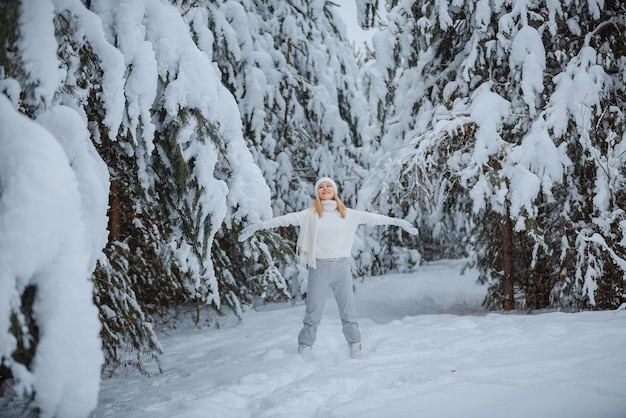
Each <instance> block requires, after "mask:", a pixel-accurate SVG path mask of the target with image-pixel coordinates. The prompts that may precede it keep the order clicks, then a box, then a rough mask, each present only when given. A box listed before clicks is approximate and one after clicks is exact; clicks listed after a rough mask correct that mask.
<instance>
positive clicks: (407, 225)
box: [396, 219, 420, 235]
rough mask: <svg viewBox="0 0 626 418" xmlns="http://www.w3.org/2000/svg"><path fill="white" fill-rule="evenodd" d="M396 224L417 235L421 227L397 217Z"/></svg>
mask: <svg viewBox="0 0 626 418" xmlns="http://www.w3.org/2000/svg"><path fill="white" fill-rule="evenodd" d="M396 225H397V226H399V227H400V228H402V229H404V230H405V231H406V232H408V233H409V234H411V235H417V234H419V233H420V231H419V229H417V228H416V227H414V226H413V225H411V223H410V222H408V221H405V220H404V219H396Z"/></svg>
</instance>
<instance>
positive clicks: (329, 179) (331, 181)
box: [315, 177, 339, 196]
mask: <svg viewBox="0 0 626 418" xmlns="http://www.w3.org/2000/svg"><path fill="white" fill-rule="evenodd" d="M325 181H327V182H329V183H330V184H332V185H333V189H335V194H336V195H339V189H338V188H337V183H335V180H333V179H331V178H330V177H322V178H321V179H319V180H318V181H316V182H315V194H316V196H317V189H318V188H319V187H320V184H322V183H323V182H325Z"/></svg>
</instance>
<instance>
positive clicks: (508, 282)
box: [500, 209, 515, 311]
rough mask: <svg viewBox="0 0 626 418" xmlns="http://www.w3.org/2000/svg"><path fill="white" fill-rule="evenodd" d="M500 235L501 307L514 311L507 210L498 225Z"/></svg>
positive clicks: (511, 242) (511, 233)
mask: <svg viewBox="0 0 626 418" xmlns="http://www.w3.org/2000/svg"><path fill="white" fill-rule="evenodd" d="M500 229H501V233H502V268H503V270H504V277H503V278H502V288H503V301H502V303H503V307H504V310H505V311H511V310H513V309H515V295H514V294H513V282H514V277H513V225H512V224H511V218H510V217H509V210H508V209H507V211H506V215H505V216H504V218H503V219H502V222H501V224H500Z"/></svg>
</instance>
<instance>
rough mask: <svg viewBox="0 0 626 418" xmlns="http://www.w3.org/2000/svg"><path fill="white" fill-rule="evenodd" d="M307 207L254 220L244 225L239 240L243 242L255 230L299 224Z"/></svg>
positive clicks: (304, 215) (304, 216)
mask: <svg viewBox="0 0 626 418" xmlns="http://www.w3.org/2000/svg"><path fill="white" fill-rule="evenodd" d="M307 210H308V209H306V210H303V211H300V212H292V213H288V214H286V215H282V216H276V217H275V218H271V219H268V220H266V221H262V222H255V223H253V224H252V225H248V226H247V227H245V228H244V229H243V230H242V231H241V233H240V234H239V242H243V241H245V240H247V239H248V238H250V237H251V236H252V235H253V234H254V233H255V232H256V231H258V230H261V229H269V228H275V227H277V226H289V225H301V224H302V222H303V221H304V219H305V218H306V212H307Z"/></svg>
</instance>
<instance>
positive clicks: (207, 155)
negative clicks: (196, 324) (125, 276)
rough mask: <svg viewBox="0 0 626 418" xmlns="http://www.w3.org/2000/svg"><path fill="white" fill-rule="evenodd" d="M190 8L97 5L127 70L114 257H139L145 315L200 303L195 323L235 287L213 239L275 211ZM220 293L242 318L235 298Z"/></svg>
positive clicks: (157, 1) (138, 288) (155, 0)
mask: <svg viewBox="0 0 626 418" xmlns="http://www.w3.org/2000/svg"><path fill="white" fill-rule="evenodd" d="M187 7H188V5H187V3H186V2H182V4H180V5H172V4H170V3H169V2H165V1H161V0H152V1H147V2H144V3H137V2H127V1H118V2H108V1H93V2H91V9H92V10H93V11H94V12H95V13H97V14H98V15H99V16H101V18H102V19H103V23H104V27H105V28H106V32H107V38H108V40H109V42H111V43H112V44H113V45H115V46H116V47H117V48H118V49H119V51H120V52H121V53H122V55H123V56H124V59H125V63H126V80H125V81H126V82H125V86H124V95H125V100H126V106H125V118H124V121H123V124H122V127H121V130H120V134H119V138H118V142H122V147H121V150H124V151H125V152H126V153H127V156H128V157H129V161H128V163H129V164H130V166H129V168H131V170H130V171H126V170H124V167H120V169H121V171H120V172H119V173H117V174H118V175H119V179H120V180H121V182H120V184H119V186H120V187H116V188H115V190H114V191H115V192H116V193H117V194H119V195H120V196H121V197H122V199H120V202H122V203H123V202H125V201H126V202H128V205H126V207H125V208H122V209H123V211H122V213H121V214H120V216H119V217H118V218H123V217H125V218H126V220H125V223H124V224H125V227H126V228H128V231H129V232H130V234H128V235H127V236H124V235H122V238H124V242H123V244H124V245H127V247H125V246H124V245H121V246H118V249H119V248H128V249H129V253H130V254H131V255H132V254H136V255H137V257H138V258H137V259H135V260H133V261H134V262H133V263H132V266H133V267H136V268H139V269H140V270H142V273H143V274H138V273H139V272H133V273H132V274H131V277H132V278H133V289H134V293H135V295H136V296H137V297H138V299H139V300H140V302H141V305H142V306H143V308H144V309H146V310H148V313H149V314H153V313H154V312H156V311H157V310H158V309H160V308H163V307H171V306H179V305H180V304H184V303H186V302H190V301H194V302H195V303H196V307H197V309H196V320H197V321H199V320H200V317H199V315H200V311H199V308H200V307H201V306H202V305H205V304H206V305H211V306H212V307H213V308H214V309H220V306H221V296H220V293H221V292H222V290H224V289H227V288H228V285H229V283H230V280H229V277H228V276H227V275H225V274H221V273H220V272H219V270H220V269H222V268H225V266H228V265H231V264H233V262H232V261H231V260H229V258H230V254H226V256H225V257H224V258H219V257H215V258H214V256H215V254H214V252H215V236H216V234H217V233H218V231H220V229H221V228H224V231H226V232H228V231H229V230H230V228H232V226H233V221H234V222H235V223H237V222H240V218H241V217H242V216H245V215H246V214H248V213H249V212H250V211H252V212H254V213H263V212H268V211H269V210H270V208H269V189H268V188H267V186H266V185H265V182H264V180H263V178H262V176H261V174H260V171H259V169H258V167H257V166H256V165H255V164H254V161H253V160H252V156H251V155H250V153H249V151H248V150H247V149H246V146H245V142H244V141H243V137H242V135H241V130H242V129H241V121H240V118H239V112H238V109H237V106H236V103H235V102H234V100H233V98H232V95H230V93H228V91H227V90H226V89H225V88H224V87H222V86H221V84H220V80H219V76H218V75H217V72H216V71H215V67H214V65H213V64H212V63H211V53H210V48H211V44H210V43H206V42H205V41H206V37H209V38H211V37H212V35H211V34H210V32H207V29H206V27H205V28H204V30H202V31H201V34H200V37H201V38H202V39H201V42H200V44H201V45H202V46H203V47H206V48H208V52H207V50H202V49H200V48H199V47H198V45H197V44H196V43H195V40H197V39H195V34H194V33H192V31H191V30H190V27H189V25H188V23H187V22H186V21H185V20H184V19H183V16H186V15H187V13H188V12H189V10H188V9H187ZM121 161H124V159H123V158H122V160H121ZM111 164H112V166H115V164H116V163H115V162H113V161H111ZM225 172H227V174H224V173H225ZM248 176H250V177H251V178H246V177H248ZM244 178H246V179H245V181H244ZM113 184H114V186H115V185H116V183H115V181H114V183H113ZM112 195H114V194H113V193H112ZM242 196H246V197H248V198H250V200H244V199H242ZM233 208H236V210H233ZM220 233H221V232H220ZM220 281H221V282H220ZM224 293H225V295H226V298H225V299H226V301H227V302H228V305H230V306H231V307H232V308H234V309H238V306H239V301H238V300H237V297H236V295H233V294H231V292H228V291H226V292H224Z"/></svg>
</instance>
